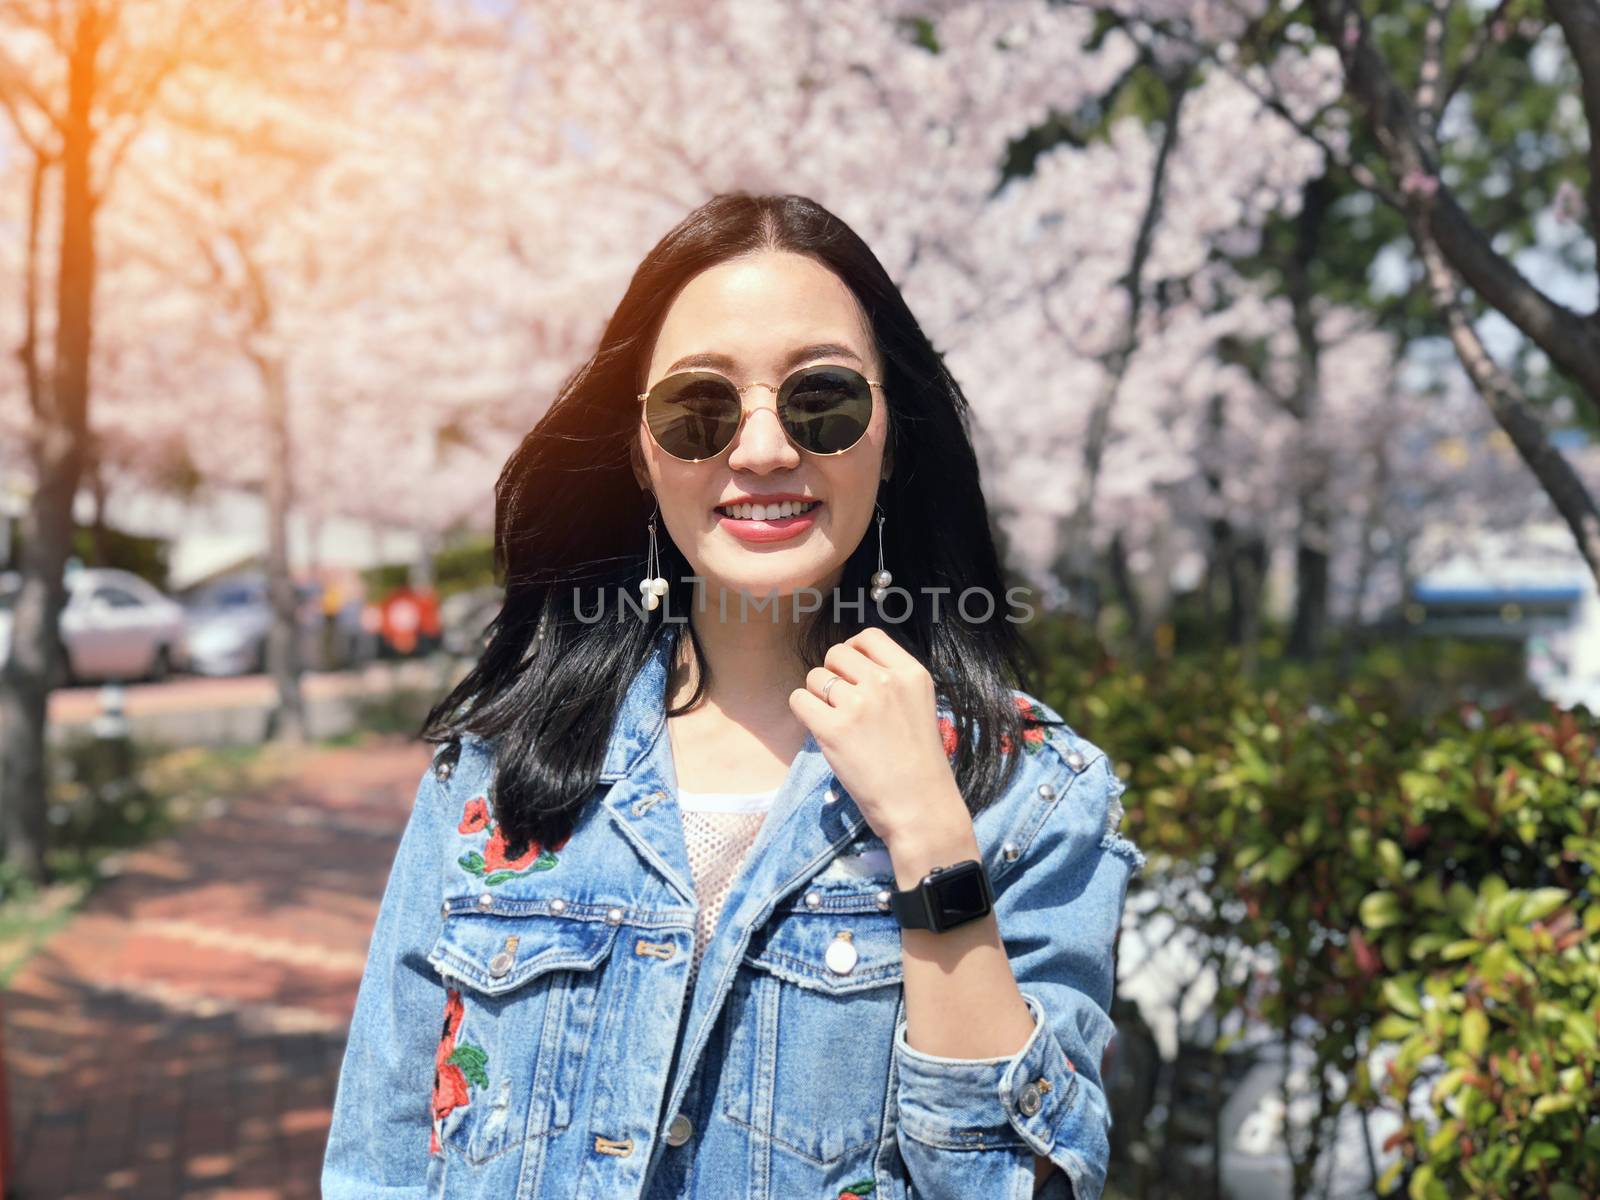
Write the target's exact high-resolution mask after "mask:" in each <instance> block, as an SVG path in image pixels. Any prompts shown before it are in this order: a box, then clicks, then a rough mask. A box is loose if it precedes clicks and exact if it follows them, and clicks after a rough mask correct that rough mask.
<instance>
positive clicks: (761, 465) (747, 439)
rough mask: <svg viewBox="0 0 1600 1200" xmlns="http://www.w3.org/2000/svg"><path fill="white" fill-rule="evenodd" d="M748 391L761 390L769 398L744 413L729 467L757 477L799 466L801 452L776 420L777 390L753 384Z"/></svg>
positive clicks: (730, 450) (731, 449)
mask: <svg viewBox="0 0 1600 1200" xmlns="http://www.w3.org/2000/svg"><path fill="white" fill-rule="evenodd" d="M751 388H752V390H753V389H754V388H761V389H762V390H763V391H766V392H768V393H770V394H771V397H772V398H771V399H770V400H767V401H764V402H761V403H756V404H752V405H751V406H750V407H749V408H747V409H746V410H745V414H744V421H743V423H742V424H741V425H740V426H739V432H738V433H736V434H734V438H733V446H732V447H731V448H730V449H729V451H728V465H729V466H730V467H732V468H734V469H735V470H743V471H754V472H756V473H757V474H761V473H765V472H767V471H779V470H788V469H790V468H793V467H796V466H799V464H800V452H799V451H798V450H796V449H795V448H794V445H793V443H791V442H790V441H789V435H788V434H786V433H785V432H784V431H783V422H782V421H780V420H779V419H778V394H777V390H776V389H775V388H772V387H770V386H769V385H767V384H764V383H763V384H752V385H751Z"/></svg>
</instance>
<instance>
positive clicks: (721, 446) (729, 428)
mask: <svg viewBox="0 0 1600 1200" xmlns="http://www.w3.org/2000/svg"><path fill="white" fill-rule="evenodd" d="M771 386H772V385H771V384H764V383H748V384H746V385H745V386H744V387H736V386H735V385H734V383H733V381H732V380H731V379H728V378H726V377H725V376H722V375H719V374H717V373H716V372H715V371H680V372H678V373H677V374H676V375H668V376H667V377H666V378H665V379H663V380H661V381H660V382H659V383H657V384H656V385H655V386H654V387H652V388H651V389H650V390H649V391H648V392H641V393H639V399H640V401H642V402H643V404H644V419H645V424H646V425H648V426H649V428H650V436H651V437H653V438H654V439H655V442H656V445H658V446H660V447H661V449H662V451H663V452H665V453H666V454H670V455H671V456H672V457H673V458H676V459H679V460H681V461H683V462H704V461H705V460H706V459H708V458H715V457H717V455H719V454H721V453H722V452H723V451H724V450H726V449H727V448H728V447H729V446H731V445H732V444H733V439H734V437H735V436H737V435H738V432H739V430H740V429H742V428H743V427H744V422H745V418H746V417H748V416H749V415H750V414H749V412H747V411H746V410H745V407H744V404H743V402H742V397H743V395H744V393H745V392H748V391H749V390H750V389H751V388H754V387H766V388H770V387H771ZM882 386H883V383H882V382H881V381H880V380H876V379H868V378H866V376H864V375H862V374H861V372H859V371H854V370H851V368H849V367H841V366H836V365H834V364H832V363H822V364H818V365H817V366H811V367H801V368H800V369H799V370H797V371H795V372H794V373H793V374H791V375H790V376H789V377H788V378H787V379H785V380H784V381H783V383H782V384H780V385H779V387H778V422H779V424H781V425H782V426H783V432H784V434H785V435H786V436H787V437H788V439H789V440H790V441H791V442H793V443H794V445H795V447H796V448H797V449H800V450H804V451H806V452H807V453H808V454H843V453H844V452H845V451H846V450H848V449H850V447H852V446H854V445H855V444H856V443H857V442H859V441H860V440H861V438H862V436H863V435H865V433H866V432H867V426H868V425H869V424H870V423H871V421H872V389H873V388H881V387H882Z"/></svg>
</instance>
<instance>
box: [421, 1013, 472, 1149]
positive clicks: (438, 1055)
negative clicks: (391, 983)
mask: <svg viewBox="0 0 1600 1200" xmlns="http://www.w3.org/2000/svg"><path fill="white" fill-rule="evenodd" d="M464 1012H465V1009H464V1008H463V1006H462V1003H461V993H460V992H458V991H456V989H455V988H451V989H450V991H449V992H448V993H447V994H446V997H445V1004H444V1032H443V1033H441V1034H440V1035H439V1045H438V1048H437V1049H436V1050H434V1052H433V1126H432V1129H431V1130H430V1133H429V1137H428V1153H429V1154H438V1153H439V1150H440V1146H439V1122H440V1121H442V1120H443V1119H444V1118H445V1117H447V1116H448V1115H449V1114H450V1112H451V1111H452V1110H453V1109H456V1108H459V1107H460V1106H461V1105H463V1104H465V1103H467V1077H466V1074H465V1073H464V1072H463V1071H462V1070H461V1068H460V1067H458V1066H456V1065H455V1064H454V1063H452V1062H450V1061H449V1060H450V1056H451V1055H453V1054H454V1053H455V1052H456V1033H457V1032H458V1031H459V1030H460V1029H461V1017H462V1015H463V1013H464Z"/></svg>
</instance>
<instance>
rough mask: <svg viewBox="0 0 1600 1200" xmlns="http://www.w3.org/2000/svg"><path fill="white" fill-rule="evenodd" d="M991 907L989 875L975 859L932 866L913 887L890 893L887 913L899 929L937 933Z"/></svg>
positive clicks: (962, 922)
mask: <svg viewBox="0 0 1600 1200" xmlns="http://www.w3.org/2000/svg"><path fill="white" fill-rule="evenodd" d="M993 908H994V889H993V888H992V887H991V886H990V883H989V873H988V872H987V871H986V870H984V867H983V863H982V862H980V861H979V860H978V859H975V858H969V859H965V860H963V861H961V862H958V863H952V864H951V865H949V866H947V867H935V868H934V869H933V870H931V871H929V872H928V874H927V875H925V876H923V878H922V879H921V880H920V881H919V882H918V883H917V885H916V886H915V887H909V888H897V889H895V890H893V891H891V892H890V893H889V910H890V911H891V912H892V913H894V917H895V920H896V921H898V922H899V923H900V927H901V928H902V929H930V930H933V931H934V932H936V933H937V932H941V931H943V930H946V929H954V928H955V927H956V926H957V925H964V924H966V922H968V921H974V920H977V919H978V918H979V917H982V916H985V915H986V914H988V913H989V912H990V911H992V909H993Z"/></svg>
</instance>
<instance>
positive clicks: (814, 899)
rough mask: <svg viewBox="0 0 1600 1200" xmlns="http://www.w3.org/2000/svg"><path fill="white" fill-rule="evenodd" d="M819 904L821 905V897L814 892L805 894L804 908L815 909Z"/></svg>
mask: <svg viewBox="0 0 1600 1200" xmlns="http://www.w3.org/2000/svg"><path fill="white" fill-rule="evenodd" d="M821 903H822V897H821V896H819V895H817V893H816V892H807V893H806V907H807V908H815V907H817V905H819V904H821Z"/></svg>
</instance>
